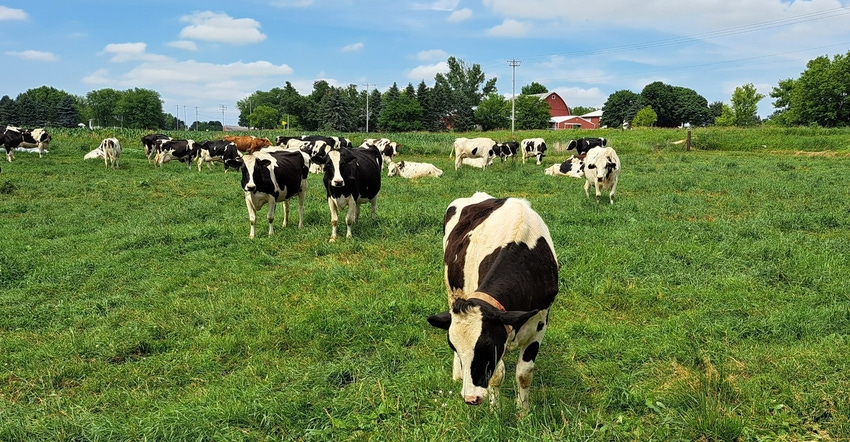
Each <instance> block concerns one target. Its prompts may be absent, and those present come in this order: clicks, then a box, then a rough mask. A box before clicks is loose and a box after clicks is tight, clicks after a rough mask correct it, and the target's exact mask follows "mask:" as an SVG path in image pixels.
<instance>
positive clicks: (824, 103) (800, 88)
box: [789, 52, 850, 127]
mask: <svg viewBox="0 0 850 442" xmlns="http://www.w3.org/2000/svg"><path fill="white" fill-rule="evenodd" d="M790 101H791V102H790V109H789V110H790V111H791V112H792V115H791V116H792V119H791V120H792V123H793V124H809V123H817V124H819V125H821V126H824V127H840V126H848V125H850V52H847V54H846V55H841V54H838V55H836V56H834V57H833V59H832V61H830V59H829V58H828V57H826V56H822V57H818V58H815V59H814V60H811V61H809V62H808V63H807V64H806V70H805V71H804V72H803V73H802V74H801V75H800V78H799V79H797V80H796V81H795V82H794V86H793V88H792V90H791V100H790Z"/></svg>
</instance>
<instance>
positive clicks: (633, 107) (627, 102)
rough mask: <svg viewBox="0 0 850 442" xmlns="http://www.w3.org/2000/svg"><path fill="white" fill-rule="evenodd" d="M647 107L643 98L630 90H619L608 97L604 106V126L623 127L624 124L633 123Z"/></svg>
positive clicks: (602, 119)
mask: <svg viewBox="0 0 850 442" xmlns="http://www.w3.org/2000/svg"><path fill="white" fill-rule="evenodd" d="M644 106H645V104H644V101H643V97H641V95H640V94H636V93H634V92H632V91H630V90H625V89H624V90H619V91H616V92H614V93H613V94H611V95H609V96H608V100H606V101H605V104H604V105H602V111H603V113H602V118H601V119H600V120H599V123H600V124H601V125H602V126H608V127H621V126H622V124H623V123H624V122H629V121H632V119H633V118H634V117H635V114H637V112H638V111H639V110H641V109H642V108H643V107H644Z"/></svg>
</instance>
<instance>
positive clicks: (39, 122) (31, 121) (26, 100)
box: [15, 93, 47, 127]
mask: <svg viewBox="0 0 850 442" xmlns="http://www.w3.org/2000/svg"><path fill="white" fill-rule="evenodd" d="M15 107H16V108H17V111H18V124H19V125H20V126H23V127H36V126H45V125H46V123H47V108H46V107H45V105H44V104H42V103H40V102H38V101H35V100H34V99H33V97H32V96H30V95H29V94H26V93H24V94H20V95H18V98H16V99H15Z"/></svg>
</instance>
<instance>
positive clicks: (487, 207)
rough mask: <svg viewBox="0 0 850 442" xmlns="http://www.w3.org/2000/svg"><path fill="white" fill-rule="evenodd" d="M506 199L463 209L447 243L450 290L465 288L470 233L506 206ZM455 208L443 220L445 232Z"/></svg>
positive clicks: (497, 199) (447, 212) (445, 256)
mask: <svg viewBox="0 0 850 442" xmlns="http://www.w3.org/2000/svg"><path fill="white" fill-rule="evenodd" d="M506 200H507V199H506V198H491V199H487V200H484V201H481V202H480V203H476V204H470V205H468V206H466V207H464V208H463V209H461V212H460V216H459V218H458V221H457V224H456V225H455V227H454V229H452V231H451V233H450V234H449V237H448V239H447V241H446V250H445V252H444V253H443V262H444V263H445V264H446V266H447V267H448V272H447V278H448V283H449V286H450V288H451V289H452V290H453V289H462V288H463V286H464V278H463V265H464V262H466V250H467V249H468V248H469V233H470V232H472V231H473V230H475V228H476V227H478V226H479V225H480V224H481V223H483V222H484V220H486V219H487V218H489V217H490V215H491V214H492V213H493V212H494V211H496V210H498V209H499V208H500V207H502V206H503V205H504V204H505V201H506ZM455 210H457V209H456V208H455V207H453V206H452V207H449V208H448V210H446V216H445V217H444V219H443V231H444V232H445V229H446V222H448V221H449V220H450V219H451V218H452V216H454V212H455Z"/></svg>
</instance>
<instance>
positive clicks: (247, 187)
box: [225, 154, 274, 192]
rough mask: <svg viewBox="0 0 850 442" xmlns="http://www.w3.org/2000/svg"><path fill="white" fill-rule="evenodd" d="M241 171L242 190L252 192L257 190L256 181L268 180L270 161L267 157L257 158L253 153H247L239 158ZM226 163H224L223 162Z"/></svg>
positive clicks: (269, 177)
mask: <svg viewBox="0 0 850 442" xmlns="http://www.w3.org/2000/svg"><path fill="white" fill-rule="evenodd" d="M240 162H241V163H242V164H241V167H240V170H241V171H242V190H244V191H246V192H254V191H255V190H257V182H270V181H271V175H272V171H271V169H272V167H273V166H274V165H273V164H272V162H271V161H270V160H269V159H267V158H258V157H257V156H255V155H253V154H247V155H244V156H242V158H240ZM225 164H226V163H225Z"/></svg>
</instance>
